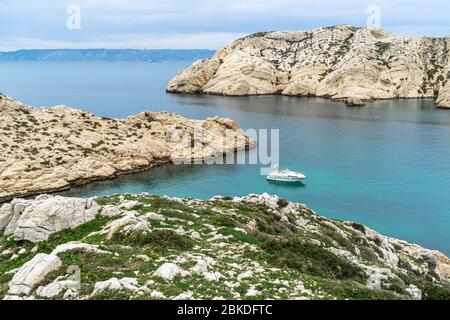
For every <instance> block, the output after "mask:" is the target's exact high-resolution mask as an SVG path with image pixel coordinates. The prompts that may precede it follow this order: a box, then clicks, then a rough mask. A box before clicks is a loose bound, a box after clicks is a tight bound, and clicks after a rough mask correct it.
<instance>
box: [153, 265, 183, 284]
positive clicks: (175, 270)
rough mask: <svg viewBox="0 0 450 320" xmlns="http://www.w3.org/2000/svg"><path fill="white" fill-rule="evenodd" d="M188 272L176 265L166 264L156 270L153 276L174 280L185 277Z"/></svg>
mask: <svg viewBox="0 0 450 320" xmlns="http://www.w3.org/2000/svg"><path fill="white" fill-rule="evenodd" d="M185 274H186V272H185V271H184V270H183V269H181V268H180V267H178V266H177V265H176V264H175V263H164V264H163V265H162V266H160V267H159V268H158V270H156V271H155V272H154V273H153V275H154V276H157V277H161V278H163V279H165V280H169V281H171V280H173V278H175V277H176V276H178V275H181V276H183V275H185Z"/></svg>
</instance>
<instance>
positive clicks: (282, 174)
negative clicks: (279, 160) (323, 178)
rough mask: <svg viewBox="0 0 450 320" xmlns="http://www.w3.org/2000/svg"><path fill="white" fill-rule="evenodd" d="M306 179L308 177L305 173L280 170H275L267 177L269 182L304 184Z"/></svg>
mask: <svg viewBox="0 0 450 320" xmlns="http://www.w3.org/2000/svg"><path fill="white" fill-rule="evenodd" d="M305 179H306V176H305V175H304V174H303V173H300V172H294V171H291V170H279V169H275V170H274V171H272V172H271V173H270V174H269V175H268V176H267V180H269V181H280V182H302V181H304V180H305Z"/></svg>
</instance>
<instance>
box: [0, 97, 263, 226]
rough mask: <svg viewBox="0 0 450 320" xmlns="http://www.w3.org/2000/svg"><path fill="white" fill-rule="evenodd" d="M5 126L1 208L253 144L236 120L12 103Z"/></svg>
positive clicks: (4, 105)
mask: <svg viewBox="0 0 450 320" xmlns="http://www.w3.org/2000/svg"><path fill="white" fill-rule="evenodd" d="M0 123H1V124H0V140H1V148H0V202H4V201H7V200H10V199H12V198H14V197H20V196H27V195H33V194H42V193H45V192H50V191H57V190H63V189H68V188H70V187H71V186H73V185H79V184H84V183H88V182H90V181H94V180H101V179H108V178H114V177H116V176H117V175H120V174H125V173H131V172H138V171H143V170H147V169H150V168H152V167H154V166H157V165H160V164H164V163H170V162H172V160H173V159H178V158H179V159H186V158H190V159H200V160H205V159H210V158H214V157H219V156H221V155H223V154H224V153H228V152H232V151H235V150H243V149H246V148H248V147H249V146H250V145H253V143H254V142H253V141H251V140H250V139H249V138H248V137H247V136H246V135H245V134H244V132H243V131H242V130H241V129H240V128H239V127H238V125H237V124H236V123H235V122H234V121H232V120H229V119H221V118H211V119H207V120H191V119H186V118H183V117H181V116H179V115H176V114H173V113H165V112H143V113H141V114H139V115H136V116H130V117H128V118H127V119H107V118H100V117H96V116H95V115H93V114H91V113H89V112H86V111H82V110H77V109H73V108H69V107H67V106H57V107H54V108H43V109H37V108H32V107H29V106H26V105H24V104H21V103H19V102H17V101H14V100H13V99H10V98H8V97H6V96H2V98H1V99H0ZM200 138H201V139H200ZM183 139H184V140H183ZM186 139H187V140H188V141H185V140H186ZM191 142H193V143H192V144H193V145H191ZM0 223H2V222H1V221H0Z"/></svg>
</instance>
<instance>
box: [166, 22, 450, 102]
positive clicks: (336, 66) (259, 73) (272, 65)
mask: <svg viewBox="0 0 450 320" xmlns="http://www.w3.org/2000/svg"><path fill="white" fill-rule="evenodd" d="M449 50H450V37H445V38H428V37H425V38H420V39H419V38H412V37H395V36H394V35H393V34H391V33H389V32H386V31H383V30H375V29H364V28H355V27H352V26H349V25H339V26H335V27H328V28H319V29H315V30H313V31H300V32H262V33H257V34H254V35H250V36H248V37H245V38H242V39H239V40H236V41H235V42H234V43H232V44H231V45H229V46H226V47H224V48H223V49H221V50H219V51H218V52H217V53H216V54H215V55H214V57H213V58H211V59H209V60H200V61H197V62H195V63H194V64H193V65H192V66H191V67H190V68H188V69H187V70H184V71H182V72H181V73H180V74H179V75H177V76H176V77H175V78H173V79H172V80H171V81H170V82H169V84H168V86H167V89H166V90H167V92H170V93H181V94H214V95H226V96H249V95H273V94H281V95H286V96H316V97H323V98H330V99H334V100H340V101H359V100H360V101H362V102H361V103H363V102H364V101H367V100H376V99H399V98H436V99H437V100H436V105H437V107H440V108H449V107H450V81H448V79H449V78H450V60H449V52H450V51H449Z"/></svg>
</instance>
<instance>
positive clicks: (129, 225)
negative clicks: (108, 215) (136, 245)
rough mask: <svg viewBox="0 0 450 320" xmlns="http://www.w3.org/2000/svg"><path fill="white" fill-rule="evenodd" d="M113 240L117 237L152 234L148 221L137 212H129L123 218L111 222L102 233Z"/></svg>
mask: <svg viewBox="0 0 450 320" xmlns="http://www.w3.org/2000/svg"><path fill="white" fill-rule="evenodd" d="M102 232H104V233H106V234H107V236H106V237H107V239H108V240H111V239H112V238H113V237H114V236H115V235H118V234H122V235H124V236H139V235H145V234H148V233H150V232H151V230H150V227H149V226H148V222H147V220H146V219H144V218H142V217H139V216H138V215H137V214H136V213H135V212H133V211H129V212H127V213H126V214H125V215H124V216H123V217H122V218H120V219H117V220H114V221H111V222H109V223H108V224H107V225H106V227H105V229H104V230H103V231H102Z"/></svg>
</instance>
